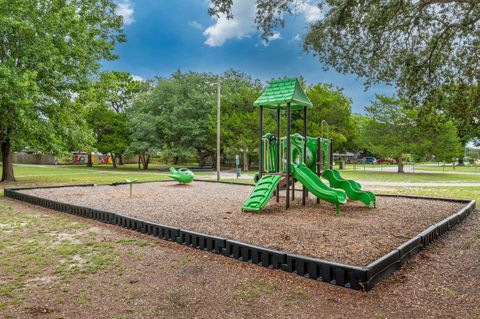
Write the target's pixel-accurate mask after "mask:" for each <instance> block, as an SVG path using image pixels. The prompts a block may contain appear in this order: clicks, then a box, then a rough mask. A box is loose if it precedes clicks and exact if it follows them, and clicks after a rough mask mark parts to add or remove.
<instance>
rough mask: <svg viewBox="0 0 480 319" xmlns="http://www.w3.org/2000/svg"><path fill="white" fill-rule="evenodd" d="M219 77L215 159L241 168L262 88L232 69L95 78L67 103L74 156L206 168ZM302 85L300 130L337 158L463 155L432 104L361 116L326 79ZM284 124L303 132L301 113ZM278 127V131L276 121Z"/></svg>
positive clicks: (376, 106) (401, 104)
mask: <svg viewBox="0 0 480 319" xmlns="http://www.w3.org/2000/svg"><path fill="white" fill-rule="evenodd" d="M218 80H220V81H221V84H222V95H221V112H222V115H221V134H222V140H221V145H222V149H221V154H222V159H221V160H222V162H223V163H225V164H231V163H232V162H233V159H234V157H235V155H236V154H238V155H240V156H241V159H242V165H243V169H244V170H247V169H249V167H250V166H251V164H252V163H255V164H256V161H257V156H258V152H257V149H258V126H259V123H258V110H257V108H254V107H253V102H254V101H255V100H256V99H257V97H258V96H259V95H260V94H261V92H262V89H263V88H264V83H262V82H260V81H259V80H254V79H252V78H251V77H250V76H248V75H247V74H245V73H242V72H239V71H235V70H229V71H226V72H225V73H223V74H220V75H214V74H211V73H198V72H186V73H182V72H180V71H177V72H175V73H174V74H172V75H171V76H170V77H168V78H162V77H158V78H156V79H154V80H152V81H145V82H143V81H135V80H133V78H132V77H131V76H130V75H129V74H128V73H124V72H106V73H102V74H101V75H100V77H99V78H98V80H97V81H96V82H95V83H94V84H92V86H91V87H90V88H89V89H88V90H86V91H84V92H83V93H81V94H80V95H79V96H78V97H77V99H76V103H78V104H81V105H82V107H85V109H86V110H87V115H86V119H87V123H88V125H89V127H90V130H91V132H92V139H91V142H90V144H89V147H88V149H84V150H83V151H93V150H97V151H99V152H102V153H110V154H111V155H112V158H113V159H114V161H113V165H114V166H115V165H117V163H122V157H123V156H131V155H138V156H139V157H140V161H141V163H142V166H143V168H144V169H147V168H148V165H149V163H150V161H151V158H152V157H158V158H160V160H162V161H163V162H165V163H172V164H179V163H186V162H188V163H192V162H195V163H199V165H200V166H212V165H214V164H215V162H216V159H215V155H216V149H215V147H216V138H215V136H216V120H217V119H216V97H217V82H218ZM302 82H303V80H302ZM304 87H306V92H307V95H308V97H309V98H310V100H311V101H312V103H313V108H312V109H311V110H310V111H309V117H308V134H309V135H310V136H324V137H330V138H332V139H333V141H334V145H335V151H337V152H343V151H351V152H355V153H357V152H359V153H363V154H373V155H375V156H379V157H388V158H393V159H398V160H399V161H400V166H401V158H402V155H403V154H406V153H408V154H414V156H415V157H416V159H417V160H425V159H432V158H435V159H436V160H441V161H443V160H446V161H450V160H451V159H452V158H454V157H457V156H461V154H462V152H463V151H462V146H463V144H464V143H465V142H466V141H465V140H464V141H462V139H461V136H460V134H459V130H458V128H457V125H456V123H455V121H454V120H452V119H451V118H449V117H448V116H447V114H446V113H445V112H442V111H441V108H439V107H438V106H436V107H435V108H432V107H430V109H429V107H428V106H426V105H412V104H409V103H407V102H406V101H405V100H401V99H396V98H393V97H386V96H377V97H376V100H375V101H372V103H371V105H370V106H367V107H366V114H365V115H358V114H352V107H351V104H352V102H351V100H350V99H349V98H348V97H346V96H345V95H344V94H343V92H342V90H341V89H339V88H337V87H335V86H332V85H330V84H325V83H317V84H314V85H308V86H307V85H305V83H304ZM266 113H267V116H265V120H264V126H265V132H274V131H275V123H276V120H275V116H276V114H275V113H274V112H268V111H267V112H266ZM323 121H324V122H326V123H328V125H325V124H322V122H323ZM292 123H293V124H292V125H293V132H301V131H302V127H303V121H302V115H301V113H300V112H294V113H293V114H292ZM281 128H282V135H283V134H285V128H286V123H285V116H282V118H281ZM115 159H116V160H115ZM400 168H401V167H400Z"/></svg>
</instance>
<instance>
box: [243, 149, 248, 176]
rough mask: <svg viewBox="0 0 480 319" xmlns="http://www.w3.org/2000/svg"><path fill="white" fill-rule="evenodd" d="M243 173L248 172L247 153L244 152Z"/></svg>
mask: <svg viewBox="0 0 480 319" xmlns="http://www.w3.org/2000/svg"><path fill="white" fill-rule="evenodd" d="M243 171H244V172H246V171H248V152H247V151H246V150H244V151H243Z"/></svg>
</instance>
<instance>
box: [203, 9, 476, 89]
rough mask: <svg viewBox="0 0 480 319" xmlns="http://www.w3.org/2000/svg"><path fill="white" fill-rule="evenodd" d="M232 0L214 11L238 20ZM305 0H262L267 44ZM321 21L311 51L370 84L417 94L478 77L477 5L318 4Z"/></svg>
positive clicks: (312, 32) (310, 38) (259, 13)
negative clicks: (388, 86)
mask: <svg viewBox="0 0 480 319" xmlns="http://www.w3.org/2000/svg"><path fill="white" fill-rule="evenodd" d="M232 4H233V1H232V0H211V6H210V9H209V13H210V14H213V15H219V14H226V15H227V16H228V17H230V18H231V17H232V10H231V9H232ZM307 4H308V1H307V0H300V1H299V0H277V1H269V0H257V1H256V23H257V27H258V28H260V29H262V31H263V32H262V33H263V38H264V39H265V40H268V37H269V36H271V35H272V33H273V29H274V28H275V27H277V26H283V23H284V17H285V15H284V14H282V13H283V12H289V13H292V12H295V11H296V10H297V9H298V8H300V7H304V6H305V5H307ZM317 5H318V6H319V7H320V8H321V9H322V10H323V13H324V14H323V15H322V17H321V19H320V20H319V21H317V22H315V23H313V24H312V25H311V26H310V28H309V29H308V31H307V34H306V36H305V40H304V45H305V49H306V50H308V51H311V52H313V53H315V54H316V55H317V56H318V57H319V59H320V61H321V62H322V63H324V64H325V65H326V66H328V67H333V68H334V69H335V70H337V71H338V72H341V73H354V74H356V75H358V76H361V77H365V78H366V79H367V84H371V83H377V82H386V83H391V84H395V85H396V86H398V88H399V89H400V90H401V92H402V93H405V94H406V95H407V96H419V95H423V94H425V93H426V92H429V91H430V90H431V89H433V88H437V87H439V86H440V85H442V84H445V83H470V84H471V83H478V81H479V80H480V72H479V71H480V61H479V59H478V57H477V52H478V51H479V50H480V41H479V40H480V39H479V35H480V24H479V23H478V22H479V21H480V2H479V1H478V0H448V1H445V0H420V1H414V0H409V1H403V0H386V1H365V0H348V1H346V0H342V1H333V0H318V1H317Z"/></svg>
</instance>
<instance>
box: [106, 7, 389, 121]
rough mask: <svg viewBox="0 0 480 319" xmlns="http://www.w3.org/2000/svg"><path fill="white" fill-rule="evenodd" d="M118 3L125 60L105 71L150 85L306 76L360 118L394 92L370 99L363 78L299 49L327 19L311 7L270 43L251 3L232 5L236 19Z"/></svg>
mask: <svg viewBox="0 0 480 319" xmlns="http://www.w3.org/2000/svg"><path fill="white" fill-rule="evenodd" d="M117 3H118V4H119V7H118V13H119V14H121V15H123V16H124V23H125V27H124V30H125V33H126V35H127V42H126V43H123V44H119V45H118V46H117V49H116V53H117V54H118V55H119V56H120V57H119V59H118V60H116V61H111V62H107V63H105V65H104V68H105V69H106V70H120V71H127V72H130V73H132V74H133V75H135V76H138V77H141V78H145V79H149V78H153V77H154V76H156V75H160V76H168V75H170V74H171V73H173V72H174V71H176V70H177V69H180V70H182V71H188V70H193V71H199V72H212V73H221V72H223V71H225V70H227V69H230V68H233V69H237V70H240V71H243V72H246V73H247V74H249V75H251V76H252V77H253V78H258V79H260V80H262V81H268V80H269V79H271V78H274V77H281V76H292V77H294V76H299V75H302V76H304V77H305V79H306V80H307V82H308V83H309V84H312V83H317V82H325V83H332V84H334V85H337V86H339V87H341V88H343V90H344V93H345V95H347V96H348V97H350V98H351V99H352V101H353V111H354V112H357V113H362V112H363V108H364V106H367V105H369V104H370V101H371V100H373V99H374V94H375V93H380V94H388V95H391V94H393V93H394V90H393V89H392V88H390V87H387V86H385V85H376V86H373V87H371V88H370V89H369V90H368V91H366V92H365V90H364V86H363V81H362V80H361V79H357V78H356V76H354V75H342V74H339V73H337V72H335V71H332V70H330V71H327V72H325V71H323V69H322V65H321V64H320V62H319V61H318V59H317V58H315V57H314V56H313V55H312V54H308V53H305V52H304V51H303V50H302V37H303V35H304V34H305V32H306V30H307V28H308V25H309V23H312V22H315V21H316V20H317V19H319V18H320V16H321V14H322V12H321V11H320V10H319V9H318V8H316V7H315V6H314V5H312V4H310V3H306V4H305V5H301V6H299V7H297V8H295V14H294V15H291V16H290V15H289V16H287V17H286V18H287V19H286V25H285V28H280V29H278V30H276V32H275V34H274V36H273V37H272V39H271V42H269V43H268V44H266V43H264V42H263V41H262V40H261V38H260V34H259V32H258V31H257V30H256V28H255V26H254V22H253V14H254V7H253V4H254V0H236V1H234V16H235V18H234V19H233V20H228V19H225V18H224V17H220V19H214V18H212V17H210V16H209V15H208V13H207V9H208V0H180V1H171V0H170V1H167V0H121V1H120V2H117Z"/></svg>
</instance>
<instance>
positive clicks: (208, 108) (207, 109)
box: [163, 71, 218, 166]
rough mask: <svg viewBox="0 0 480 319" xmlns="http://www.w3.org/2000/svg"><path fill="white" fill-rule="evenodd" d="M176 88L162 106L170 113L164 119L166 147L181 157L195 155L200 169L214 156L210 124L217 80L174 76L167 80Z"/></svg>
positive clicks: (193, 74) (203, 75)
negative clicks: (193, 153)
mask: <svg viewBox="0 0 480 319" xmlns="http://www.w3.org/2000/svg"><path fill="white" fill-rule="evenodd" d="M169 80H170V81H171V82H172V86H173V87H174V88H175V89H174V90H172V91H167V92H164V93H165V94H166V97H167V99H166V101H164V103H165V106H166V107H167V108H169V109H170V110H171V111H170V112H169V113H166V114H165V115H166V116H165V117H164V118H163V126H164V129H165V131H166V142H167V146H168V147H169V148H170V149H171V150H173V149H175V150H177V155H178V156H176V159H178V157H179V156H180V155H182V154H192V152H191V151H192V150H194V151H195V152H196V155H197V156H198V158H199V164H200V166H204V165H205V160H206V158H208V157H209V156H213V152H212V151H213V149H214V146H213V143H214V140H215V138H214V137H213V136H214V135H212V134H211V131H210V130H209V123H210V119H211V118H212V117H215V115H214V114H215V109H216V89H217V85H216V84H217V81H218V77H217V76H214V75H213V74H210V73H198V72H192V71H190V72H186V73H182V72H180V71H177V72H175V73H174V74H173V75H172V77H171V78H170V79H169Z"/></svg>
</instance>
